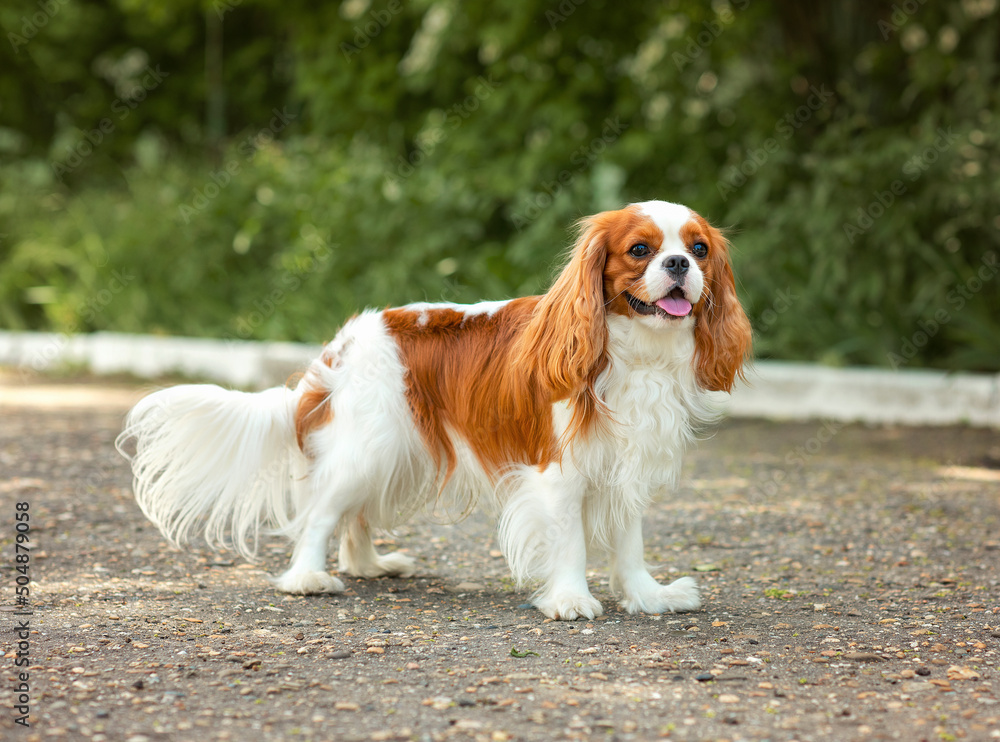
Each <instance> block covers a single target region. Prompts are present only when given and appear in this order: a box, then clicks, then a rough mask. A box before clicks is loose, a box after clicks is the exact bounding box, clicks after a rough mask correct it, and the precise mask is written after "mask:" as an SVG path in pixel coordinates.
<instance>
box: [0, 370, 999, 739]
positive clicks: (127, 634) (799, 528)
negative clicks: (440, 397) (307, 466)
mask: <svg viewBox="0 0 1000 742" xmlns="http://www.w3.org/2000/svg"><path fill="white" fill-rule="evenodd" d="M139 394H141V390H139V388H138V387H135V386H126V385H123V384H119V385H118V386H108V385H107V382H96V381H87V380H74V381H72V382H67V381H62V382H55V381H52V380H40V379H29V380H27V381H26V380H24V379H23V378H17V377H15V376H13V375H12V374H8V375H7V376H0V421H2V426H0V559H2V564H3V571H2V574H3V580H2V593H0V595H2V603H3V608H2V610H3V611H4V612H5V613H4V616H3V621H4V626H5V628H6V627H11V628H13V627H15V626H16V624H17V622H18V621H23V620H27V621H28V622H29V625H30V635H29V638H28V640H27V642H28V644H27V647H28V649H27V652H28V654H27V656H28V660H27V661H28V662H29V664H28V666H26V667H21V668H17V667H15V662H16V660H17V651H18V644H17V641H18V640H17V638H16V635H14V638H13V639H10V638H9V637H11V636H12V634H10V633H9V632H6V631H5V632H4V635H5V637H8V638H6V639H5V644H4V651H5V652H7V654H6V659H5V660H4V662H3V666H2V668H0V675H2V687H0V709H2V713H0V738H2V739H24V740H45V739H49V738H52V737H56V738H59V737H62V738H65V739H93V740H102V739H106V740H119V739H121V740H132V742H142V741H144V740H188V739H198V740H209V739H219V740H225V739H248V738H250V737H251V735H252V738H253V739H254V740H255V742H256V741H261V742H263V741H264V740H289V739H291V740H294V739H307V740H308V739H313V740H326V739H335V740H394V739H400V740H407V739H415V740H444V739H450V738H456V739H475V740H516V739H525V740H528V739H531V740H549V739H564V738H565V739H608V740H645V739H657V738H661V737H665V738H669V739H678V740H707V739H711V740H733V741H735V740H758V739H767V740H817V739H835V740H850V739H903V740H955V739H970V740H988V739H1000V703H998V700H1000V565H998V561H1000V436H998V435H997V432H996V431H988V430H977V429H971V428H933V429H932V428H894V427H878V428H873V427H864V426H855V425H850V426H845V425H842V424H839V423H823V422H815V423H809V424H776V423H770V422H762V421H744V420H739V421H736V420H731V421H728V422H726V423H724V424H723V425H722V426H720V428H719V429H718V430H717V432H716V433H715V435H714V436H713V437H712V438H710V439H709V440H706V441H704V442H702V443H701V444H700V445H698V446H697V447H696V449H695V450H694V451H693V452H692V453H691V455H690V456H689V457H688V460H687V463H686V468H685V476H684V480H683V486H682V487H681V488H680V490H679V491H677V492H676V493H674V494H672V495H670V496H669V497H666V498H665V499H664V500H663V501H662V502H660V503H659V504H657V505H656V506H655V507H654V508H653V510H652V511H651V512H650V514H649V517H648V518H647V521H646V534H647V538H646V543H647V549H648V552H647V560H648V561H649V563H650V564H651V565H654V567H653V568H654V574H656V575H657V576H658V577H660V578H662V579H668V580H669V579H672V578H674V577H676V576H679V575H684V574H694V575H696V576H697V578H698V579H699V581H700V582H701V584H702V587H703V595H704V598H705V607H704V608H703V609H702V610H701V611H698V612H696V613H693V614H682V615H664V616H645V615H639V616H630V615H627V614H625V613H623V612H621V610H619V609H618V608H617V606H616V604H615V602H614V599H613V597H612V595H611V594H610V592H609V589H608V580H607V573H606V572H605V571H604V569H603V566H602V565H600V564H594V565H592V567H593V571H592V572H591V574H590V580H591V585H592V588H593V589H594V593H595V595H596V596H597V597H598V598H599V599H600V600H602V602H603V603H604V605H605V609H606V610H607V614H606V615H605V616H603V617H601V618H600V619H598V620H594V621H577V622H565V623H564V622H554V621H551V620H547V619H545V618H544V616H542V615H541V614H539V613H538V612H537V611H535V610H534V609H532V608H531V607H530V606H528V605H526V600H527V597H528V594H527V593H526V592H524V591H518V590H515V589H514V587H513V585H512V584H511V581H510V579H509V577H508V574H507V571H506V568H505V566H504V562H503V560H502V558H501V557H500V554H499V552H498V551H497V546H496V542H495V540H494V537H493V529H492V525H491V524H490V523H489V522H486V521H484V520H480V519H477V518H475V517H473V518H471V519H469V520H466V521H464V522H462V523H459V524H457V525H446V524H440V523H434V522H432V521H431V520H430V519H427V518H425V519H423V520H422V521H420V522H417V523H414V524H412V525H410V526H408V527H406V528H404V529H401V530H400V531H399V532H398V533H395V534H393V536H392V537H391V538H390V537H386V538H385V539H384V545H385V546H386V547H387V548H400V549H404V550H406V551H408V552H409V553H410V554H412V555H414V556H415V557H416V558H417V560H418V562H419V564H420V570H419V572H418V574H417V576H416V577H414V578H410V579H378V580H368V581H365V580H355V579H350V578H348V579H345V582H346V583H347V586H348V590H347V592H346V593H345V594H343V595H338V596H322V597H292V596H286V595H282V594H280V593H277V592H276V591H275V590H273V589H272V588H271V587H270V585H269V584H268V582H267V581H266V579H265V574H266V573H275V572H278V571H280V570H282V569H283V568H284V565H285V562H286V560H287V558H288V555H289V549H288V545H287V544H286V543H284V542H282V541H277V540H276V541H274V542H273V543H271V542H268V543H265V545H264V548H263V550H262V558H261V561H260V563H259V564H254V565H250V564H246V563H243V562H241V561H240V560H239V559H238V558H234V557H233V556H232V555H229V554H218V553H215V552H212V551H209V550H207V549H205V548H204V547H203V546H201V545H198V544H194V545H192V546H191V547H190V548H188V549H185V550H183V551H178V550H175V549H172V548H171V547H169V546H168V545H167V544H166V543H165V542H164V541H163V540H162V538H161V537H160V536H159V534H158V532H157V531H156V530H155V529H154V528H152V527H151V526H149V525H148V524H147V522H146V521H145V520H144V518H143V516H142V514H141V513H140V512H139V509H138V508H137V507H136V505H135V503H134V502H133V500H132V497H131V493H130V485H129V472H128V469H127V467H126V464H125V462H124V461H123V460H121V459H120V458H119V457H118V455H117V454H116V453H115V451H114V447H113V440H114V438H115V435H116V434H117V432H118V430H119V428H120V425H121V420H122V415H123V413H124V411H125V410H126V409H127V407H128V405H129V404H130V403H131V402H132V401H134V400H135V399H136V398H137V396H139ZM18 502H27V503H29V507H30V509H29V513H30V526H31V530H30V539H31V541H30V545H31V547H32V551H31V552H30V567H29V569H30V577H31V580H32V582H31V585H30V609H31V610H32V611H33V615H31V616H29V617H27V618H25V617H19V616H15V615H14V612H15V611H16V610H17V609H16V607H15V605H14V604H15V597H14V585H15V581H16V577H17V576H18V575H17V572H16V570H15V567H16V566H17V565H16V562H15V545H14V539H15V535H16V530H15V513H16V510H15V503H18ZM22 648H23V647H22ZM18 671H20V672H27V673H28V676H29V679H28V681H27V684H28V686H29V687H30V701H29V703H30V717H29V720H30V723H31V726H30V728H28V729H24V728H22V727H20V726H18V725H17V724H16V718H17V716H18V713H17V712H16V711H15V710H14V706H15V705H16V704H17V697H16V693H15V688H16V686H17V684H18V682H19V681H18V680H17V679H16V678H15V675H16V672H18Z"/></svg>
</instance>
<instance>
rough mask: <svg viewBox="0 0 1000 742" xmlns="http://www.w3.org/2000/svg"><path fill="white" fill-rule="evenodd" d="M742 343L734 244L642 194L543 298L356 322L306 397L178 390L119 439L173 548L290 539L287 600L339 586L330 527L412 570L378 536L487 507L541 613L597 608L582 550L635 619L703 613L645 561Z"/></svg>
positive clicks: (340, 337) (386, 566) (580, 245)
mask: <svg viewBox="0 0 1000 742" xmlns="http://www.w3.org/2000/svg"><path fill="white" fill-rule="evenodd" d="M750 346H751V330H750V323H749V321H748V320H747V317H746V315H745V313H744V311H743V309H742V307H741V305H740V302H739V300H738V299H737V295H736V287H735V282H734V278H733V271H732V268H731V264H730V260H729V243H728V242H727V240H726V238H725V237H724V236H723V235H722V233H721V232H720V231H719V230H717V229H716V228H714V227H712V226H711V225H710V224H709V223H708V222H707V221H706V220H705V219H704V218H702V217H701V216H699V215H698V214H697V213H695V212H693V211H691V210H690V209H688V208H687V207H685V206H681V205H679V204H674V203H668V202H664V201H646V202H643V203H634V204H630V205H628V206H626V207H624V208H622V209H619V210H615V211H607V212H603V213H599V214H596V215H594V216H591V217H588V218H585V219H583V220H582V221H581V222H580V224H579V236H578V238H577V239H576V241H575V244H574V245H573V246H572V248H571V251H570V254H569V258H568V261H567V262H566V264H565V267H564V268H563V269H562V271H561V273H560V274H559V275H558V277H557V278H556V280H555V282H554V283H553V285H552V287H551V288H550V289H549V290H548V292H547V293H545V294H544V295H541V296H526V297H521V298H516V299H511V300H507V301H495V302H483V303H479V304H471V305H459V304H432V303H421V304H409V305H406V306H401V307H398V308H389V309H385V310H383V311H371V310H369V311H365V312H362V313H361V314H359V315H356V316H354V317H353V318H352V319H350V320H349V321H348V322H347V323H346V324H345V325H344V326H343V328H342V329H341V330H340V332H339V333H338V334H337V335H336V337H334V339H333V340H332V341H331V342H330V343H329V344H327V345H326V346H325V347H324V349H323V351H322V353H321V354H320V356H319V358H317V359H315V360H314V361H312V363H311V364H310V365H309V367H308V369H307V370H306V371H305V372H304V374H303V375H302V376H301V378H300V379H299V381H298V383H297V385H296V386H295V387H294V388H289V387H280V388H275V389H269V390H266V391H264V392H260V393H256V394H252V393H245V392H239V391H229V390H225V389H222V388H220V387H217V386H214V385H182V386H176V387H172V388H167V389H164V390H161V391H158V392H155V393H153V394H151V395H149V396H148V397H146V398H144V399H143V400H141V401H140V402H139V403H138V404H137V405H136V406H135V407H134V408H133V409H132V410H131V412H130V413H129V415H128V417H127V419H126V423H125V428H124V431H123V432H122V434H121V435H120V436H119V438H118V440H117V446H118V449H119V451H122V452H123V453H124V455H126V457H128V458H130V460H131V465H132V470H133V474H134V492H135V496H136V499H137V501H138V503H139V505H140V507H141V508H142V510H143V512H144V513H145V515H146V516H147V517H148V518H149V519H150V520H151V521H152V522H153V523H154V524H156V526H158V527H159V529H160V531H161V532H162V533H163V535H164V536H165V537H167V538H168V539H169V540H170V541H172V542H173V543H175V544H179V543H182V542H184V541H185V540H186V539H187V538H188V537H189V536H190V535H191V534H192V533H193V532H195V531H199V530H200V531H201V532H202V533H203V535H204V537H205V539H206V541H207V542H208V544H209V545H212V546H219V547H229V548H232V549H234V550H236V551H238V552H240V553H241V554H242V555H244V556H246V557H249V558H252V557H253V555H254V553H255V550H256V548H257V543H258V539H259V537H260V535H261V533H262V531H263V530H265V529H267V530H269V531H271V532H274V531H277V532H281V533H284V534H286V535H287V536H289V537H290V538H291V539H292V540H293V541H294V544H295V545H294V550H293V555H292V559H291V564H290V565H289V567H288V569H287V571H285V572H284V573H283V574H281V575H280V576H278V577H275V578H273V582H274V584H275V586H276V587H277V588H278V589H279V590H281V591H284V592H287V593H297V594H313V593H336V592H340V591H342V590H343V589H344V584H343V583H342V582H341V580H340V579H338V578H337V577H335V576H334V575H332V574H330V573H329V572H328V571H327V567H326V563H327V551H328V548H329V545H330V540H331V537H333V536H334V535H335V534H336V535H337V536H338V537H339V566H340V571H342V572H345V573H347V574H349V575H354V576H356V577H378V576H382V575H393V576H401V577H405V576H410V575H412V574H413V573H414V571H415V569H416V564H415V561H414V560H413V559H412V558H411V557H410V556H407V555H405V554H402V553H399V552H395V553H388V554H380V553H378V552H377V551H376V549H375V546H374V544H373V541H372V538H373V537H372V534H373V531H381V530H391V529H392V528H393V527H395V526H398V525H400V524H401V523H403V522H405V521H406V520H407V519H408V518H410V517H412V516H413V515H414V514H415V513H416V512H417V511H419V510H421V509H422V508H423V507H425V506H427V505H428V504H430V503H437V504H441V503H444V504H445V506H446V507H448V508H457V507H462V508H465V507H466V506H468V505H470V504H476V503H478V504H482V505H484V506H485V507H487V508H488V509H489V510H491V511H492V512H493V514H494V515H496V516H497V517H498V542H499V544H500V547H501V549H502V551H503V553H504V555H505V557H506V559H507V563H508V565H509V566H510V569H511V571H512V573H513V575H514V577H515V578H516V580H517V581H518V583H519V584H524V583H528V582H530V583H534V584H536V585H537V590H536V591H535V592H534V593H533V594H532V596H531V598H530V600H531V602H532V603H533V604H534V605H535V607H537V608H538V609H539V610H540V611H541V612H542V613H544V614H545V615H546V616H549V617H551V618H553V619H565V620H573V619H579V618H586V619H591V618H594V617H595V616H599V615H601V614H602V613H603V608H602V605H601V603H600V602H599V601H598V600H597V599H596V598H594V596H593V595H592V594H591V592H590V589H589V587H588V585H587V579H586V563H587V557H588V554H589V553H603V554H604V555H606V557H607V558H608V560H609V567H610V573H611V589H612V591H613V592H614V593H615V594H616V595H617V596H618V597H619V598H620V603H621V606H622V608H623V609H624V610H625V611H627V612H629V613H636V612H645V613H652V614H659V613H664V612H679V611H690V610H696V609H698V608H699V607H700V605H701V601H700V595H699V590H698V586H697V583H696V582H695V580H694V579H693V578H691V577H681V578H680V579H677V580H675V581H674V582H672V583H670V584H668V585H662V584H660V583H659V582H657V581H656V580H655V579H654V578H653V577H652V575H650V573H649V571H648V570H647V567H646V565H645V563H644V561H643V539H642V517H643V512H644V511H645V509H646V508H647V506H648V505H649V504H650V503H651V501H652V499H653V497H654V495H655V494H656V493H657V492H658V491H660V490H663V489H664V488H669V487H671V486H673V485H675V483H676V481H677V477H678V473H679V471H680V467H681V459H682V454H683V452H684V449H685V447H686V446H687V445H688V444H689V443H690V442H691V441H692V439H693V438H694V437H695V436H696V434H697V431H698V430H699V429H700V428H701V426H702V425H703V424H705V423H707V422H710V421H712V420H713V419H714V418H715V417H716V416H717V405H715V404H714V401H713V400H714V397H715V396H717V395H712V394H710V392H716V391H726V392H728V391H730V390H731V389H732V386H733V384H734V382H735V380H736V378H737V377H739V376H742V374H743V367H744V364H745V363H746V362H747V359H748V356H749V352H750ZM133 447H134V454H132V455H130V454H129V453H125V452H126V450H127V449H131V448H133Z"/></svg>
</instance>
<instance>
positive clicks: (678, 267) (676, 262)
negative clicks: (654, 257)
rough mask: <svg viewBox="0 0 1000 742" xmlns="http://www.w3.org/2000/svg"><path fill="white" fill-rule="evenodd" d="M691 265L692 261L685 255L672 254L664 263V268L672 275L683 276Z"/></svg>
mask: <svg viewBox="0 0 1000 742" xmlns="http://www.w3.org/2000/svg"><path fill="white" fill-rule="evenodd" d="M690 267H691V262H690V261H689V260H688V259H687V256H685V255H671V256H670V257H669V258H667V259H666V261H665V262H664V263H663V268H664V270H666V271H667V273H669V274H670V275H672V276H683V275H684V274H685V273H687V272H688V268H690Z"/></svg>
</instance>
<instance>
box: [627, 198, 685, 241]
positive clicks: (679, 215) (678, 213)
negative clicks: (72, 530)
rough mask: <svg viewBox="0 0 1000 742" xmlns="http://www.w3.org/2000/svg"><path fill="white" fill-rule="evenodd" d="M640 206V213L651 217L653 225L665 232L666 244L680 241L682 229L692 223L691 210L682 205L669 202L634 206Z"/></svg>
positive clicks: (649, 202) (652, 202) (646, 202)
mask: <svg viewBox="0 0 1000 742" xmlns="http://www.w3.org/2000/svg"><path fill="white" fill-rule="evenodd" d="M632 206H638V207H639V212H640V213H641V214H643V215H644V216H647V217H649V218H650V219H651V220H652V221H653V223H654V224H655V225H656V226H657V227H659V228H660V229H661V230H663V238H664V242H665V243H669V242H671V241H674V240H679V239H680V231H681V227H683V226H684V225H685V224H687V223H688V222H689V221H691V217H692V213H691V209H689V208H688V207H687V206H683V205H681V204H672V203H670V202H669V201H643V202H642V203H637V204H632Z"/></svg>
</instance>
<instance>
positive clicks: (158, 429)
mask: <svg viewBox="0 0 1000 742" xmlns="http://www.w3.org/2000/svg"><path fill="white" fill-rule="evenodd" d="M295 401H296V395H295V394H294V393H293V392H292V391H291V390H288V389H281V388H278V389H269V390H267V391H266V392H263V393H261V394H246V393H244V392H234V391H228V390H226V389H221V388H220V387H217V386H211V385H194V384H188V385H182V386H175V387H171V388H169V389H163V390H161V391H158V392H155V393H154V394H151V395H149V396H148V397H146V398H145V399H143V400H142V401H141V402H139V403H138V404H137V405H136V406H135V407H134V408H133V409H132V411H131V412H130V413H129V415H128V417H127V418H126V421H125V429H124V431H123V432H122V433H121V435H119V436H118V440H117V441H116V445H117V446H118V450H119V451H121V452H122V454H123V455H125V456H126V458H130V459H131V462H132V471H133V472H134V474H135V485H134V487H133V489H134V491H135V497H136V500H137V501H138V503H139V507H141V508H142V511H143V513H145V514H146V517H148V518H149V519H150V520H151V521H152V522H153V523H154V524H156V526H157V527H158V528H159V529H160V530H161V531H162V532H163V535H164V536H166V537H167V538H168V539H169V540H170V541H172V542H173V543H175V544H178V543H181V542H183V541H185V540H186V539H187V537H188V536H189V535H190V532H191V531H192V530H193V529H196V528H197V529H203V530H204V535H205V540H206V541H207V542H208V543H209V545H211V546H220V547H230V548H233V549H235V550H236V551H238V552H239V553H240V554H242V555H244V556H246V557H251V556H252V555H253V554H254V552H255V551H256V544H257V539H258V537H259V535H260V529H261V526H262V524H264V523H271V524H274V525H275V526H277V527H284V526H286V525H287V524H288V522H289V512H290V509H291V500H292V498H293V490H294V487H295V477H294V474H295V472H296V471H297V470H302V469H303V468H304V466H305V457H303V456H302V454H301V453H300V452H299V450H298V447H297V446H296V445H295V433H294V428H293V425H294V423H293V414H294V410H295ZM131 440H134V441H135V454H134V455H132V454H131V453H130V452H128V451H126V448H127V447H128V445H129V441H131Z"/></svg>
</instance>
